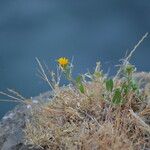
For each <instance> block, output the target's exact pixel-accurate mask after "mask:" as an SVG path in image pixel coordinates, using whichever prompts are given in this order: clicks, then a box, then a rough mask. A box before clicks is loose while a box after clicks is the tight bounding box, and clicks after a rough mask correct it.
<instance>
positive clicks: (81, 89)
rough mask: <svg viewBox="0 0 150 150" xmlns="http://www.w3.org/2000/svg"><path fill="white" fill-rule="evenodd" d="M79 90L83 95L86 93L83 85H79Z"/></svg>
mask: <svg viewBox="0 0 150 150" xmlns="http://www.w3.org/2000/svg"><path fill="white" fill-rule="evenodd" d="M79 90H80V92H81V93H84V86H83V84H80V85H79Z"/></svg>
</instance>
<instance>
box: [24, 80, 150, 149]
mask: <svg viewBox="0 0 150 150" xmlns="http://www.w3.org/2000/svg"><path fill="white" fill-rule="evenodd" d="M84 86H85V88H86V90H85V91H86V93H85V94H81V93H80V92H79V91H77V90H76V89H74V88H73V87H65V88H60V89H57V92H55V93H57V95H56V96H55V97H54V98H53V99H52V101H51V102H49V103H47V104H43V105H39V107H36V108H34V109H32V116H33V117H32V119H31V120H30V122H28V123H27V127H26V130H25V133H26V142H27V144H31V145H34V146H38V147H41V148H43V149H54V150H55V149H62V150H63V149H64V150H66V149H68V150H70V149H71V150H88V149H89V150H91V149H92V150H93V149H94V150H95V149H102V150H109V149H111V150H120V149H122V150H132V149H136V150H137V149H146V148H147V149H148V148H150V127H149V124H148V123H147V122H148V120H147V117H148V116H149V114H150V106H149V105H148V100H147V99H146V98H145V99H143V101H141V100H139V99H136V98H134V95H132V96H131V97H130V98H131V100H128V102H127V103H126V104H125V105H123V106H114V105H112V104H111V103H110V102H107V101H106V100H105V99H104V97H103V94H104V92H105V87H104V84H103V82H102V81H101V80H99V81H92V82H88V83H84Z"/></svg>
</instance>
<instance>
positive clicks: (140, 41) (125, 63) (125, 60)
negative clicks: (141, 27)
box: [114, 32, 148, 80]
mask: <svg viewBox="0 0 150 150" xmlns="http://www.w3.org/2000/svg"><path fill="white" fill-rule="evenodd" d="M147 36H148V32H147V33H145V35H144V36H143V37H142V38H141V39H140V40H139V42H138V43H137V44H136V45H135V46H134V48H133V49H132V50H131V52H130V53H129V55H128V56H127V57H126V58H125V59H124V60H123V64H122V65H121V66H120V69H119V70H118V72H117V74H116V76H115V78H114V80H115V79H116V78H117V77H118V76H119V74H120V73H121V71H122V66H125V65H127V63H128V62H129V59H130V58H131V56H132V55H133V53H134V52H135V50H136V49H137V48H138V47H139V46H140V44H141V43H142V42H143V41H144V39H145V38H146V37H147Z"/></svg>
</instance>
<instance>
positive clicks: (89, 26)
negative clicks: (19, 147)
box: [0, 0, 150, 118]
mask: <svg viewBox="0 0 150 150" xmlns="http://www.w3.org/2000/svg"><path fill="white" fill-rule="evenodd" d="M149 31H150V1H149V0H132V1H131V0H126V1H121V0H111V1H110V0H7V1H6V0H0V91H4V90H5V89H6V88H12V89H16V90H17V91H19V92H20V93H21V94H22V95H24V96H25V97H31V96H32V97H33V96H36V95H39V93H42V92H44V91H47V90H49V88H48V86H47V85H46V84H45V83H44V82H43V81H42V80H41V79H40V78H39V77H38V76H37V75H36V73H37V63H36V61H35V57H38V58H39V59H40V60H41V61H44V62H45V63H46V64H47V65H48V66H49V67H50V69H52V70H53V69H55V67H56V66H55V64H56V62H55V60H56V59H57V58H58V57H60V56H66V57H68V58H72V57H73V56H74V64H75V69H74V70H75V71H74V75H76V74H77V73H79V72H81V73H84V72H86V71H87V69H90V70H92V69H93V68H94V66H95V62H96V61H99V60H100V61H101V62H102V64H103V70H104V71H105V72H107V71H108V70H109V74H110V75H113V74H114V73H115V70H116V68H115V67H114V65H116V64H118V63H119V62H118V60H119V59H120V58H122V57H124V55H125V53H126V51H127V50H131V49H132V48H133V46H134V45H135V44H136V43H137V41H138V40H139V39H140V38H141V37H142V36H143V35H144V34H145V33H146V32H149ZM149 57H150V37H149V36H148V38H147V39H146V40H145V41H144V42H143V43H142V44H141V46H140V47H139V48H138V49H137V51H136V53H135V54H134V56H133V58H132V62H133V63H134V64H135V65H136V66H137V67H138V70H139V71H149V70H150V66H149V65H150V64H149ZM1 98H3V97H2V96H1ZM14 105H15V104H13V103H4V102H1V103H0V118H1V117H2V116H3V115H4V114H5V113H6V112H7V111H8V110H10V109H12V108H13V107H14Z"/></svg>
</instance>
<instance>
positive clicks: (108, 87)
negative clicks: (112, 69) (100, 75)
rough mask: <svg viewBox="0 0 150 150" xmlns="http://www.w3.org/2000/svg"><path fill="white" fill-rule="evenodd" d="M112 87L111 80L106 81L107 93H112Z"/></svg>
mask: <svg viewBox="0 0 150 150" xmlns="http://www.w3.org/2000/svg"><path fill="white" fill-rule="evenodd" d="M113 87H114V82H113V80H112V79H109V80H106V89H107V91H110V92H112V90H113Z"/></svg>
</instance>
